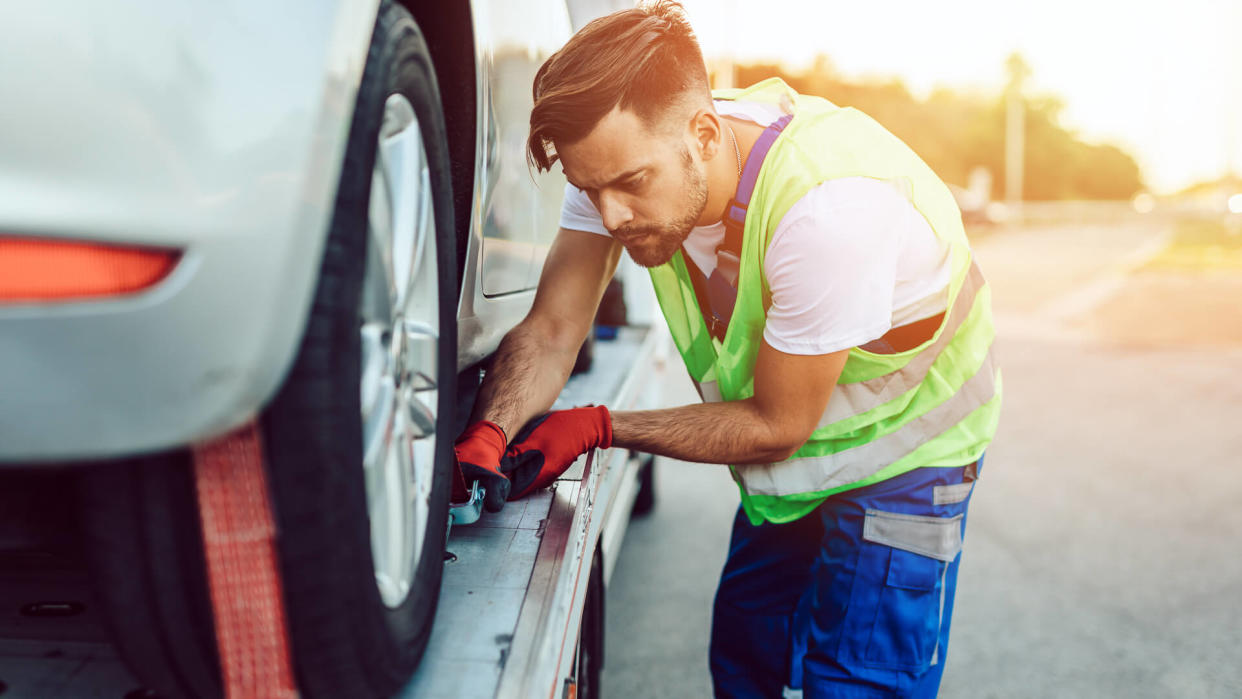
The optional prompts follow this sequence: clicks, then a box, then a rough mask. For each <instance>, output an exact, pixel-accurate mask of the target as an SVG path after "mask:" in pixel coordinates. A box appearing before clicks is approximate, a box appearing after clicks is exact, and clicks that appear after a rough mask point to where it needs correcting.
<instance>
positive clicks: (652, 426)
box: [612, 400, 798, 464]
mask: <svg viewBox="0 0 1242 699" xmlns="http://www.w3.org/2000/svg"><path fill="white" fill-rule="evenodd" d="M612 444H613V446H616V447H622V448H625V449H634V450H636V451H642V452H646V453H649V454H657V455H660V456H667V457H671V458H674V459H681V460H682V461H698V462H702V463H711V464H759V463H770V462H773V461H781V460H783V459H785V458H787V457H788V456H789V455H790V454H791V453H792V452H793V451H794V450H795V449H797V446H798V444H796V443H793V442H792V440H791V438H790V436H789V435H788V434H785V430H783V429H781V426H779V425H773V424H770V423H769V422H768V421H767V420H765V419H764V417H763V415H762V414H761V413H760V412H759V410H758V408H757V406H756V405H755V403H754V401H753V400H739V401H726V402H723V403H704V404H699V405H686V406H682V407H680V408H667V409H664V410H637V411H621V412H614V413H612Z"/></svg>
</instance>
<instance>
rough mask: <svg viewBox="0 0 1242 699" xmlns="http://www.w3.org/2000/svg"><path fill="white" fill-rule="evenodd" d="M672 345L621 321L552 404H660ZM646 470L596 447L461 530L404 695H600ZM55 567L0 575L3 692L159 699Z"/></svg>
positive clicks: (73, 581)
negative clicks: (49, 609) (608, 589)
mask: <svg viewBox="0 0 1242 699" xmlns="http://www.w3.org/2000/svg"><path fill="white" fill-rule="evenodd" d="M670 352H671V341H670V340H669V337H668V333H667V330H666V329H665V328H664V327H663V325H662V324H660V323H656V324H654V325H653V326H652V327H650V328H645V327H632V326H631V327H622V328H619V330H618V333H617V336H616V338H615V339H611V340H599V341H597V342H596V343H595V347H594V359H593V361H592V365H591V369H590V370H588V371H586V372H584V373H582V374H578V375H576V376H574V377H572V378H571V379H570V380H569V382H568V383H567V385H566V387H565V389H564V391H563V392H562V393H561V395H560V397H559V398H558V400H557V403H556V405H555V406H554V407H555V408H569V407H574V406H579V405H588V404H597V405H598V404H602V405H607V406H608V407H609V408H612V409H617V410H634V409H644V408H653V407H658V406H659V405H660V404H661V403H660V401H661V387H662V385H663V383H664V382H663V375H664V372H665V371H667V367H668V363H669V357H670ZM643 468H650V457H649V456H647V455H639V454H633V453H630V452H628V451H626V450H622V449H607V450H595V451H594V452H593V453H590V454H587V455H584V456H583V457H581V458H579V460H578V461H577V462H576V463H575V464H574V465H573V466H572V467H571V468H570V469H569V470H568V471H567V472H566V473H565V474H564V476H562V477H561V479H560V480H558V481H557V482H556V484H555V485H554V486H553V487H552V488H550V489H547V490H545V491H542V492H539V493H536V494H534V495H532V496H530V497H528V498H525V499H524V500H520V501H515V502H510V503H508V504H507V505H506V506H505V508H504V510H502V511H501V512H499V513H483V514H482V515H481V516H480V517H479V518H478V520H477V521H475V522H473V523H470V524H464V525H463V524H455V525H453V526H452V527H451V531H450V533H449V538H448V546H447V551H446V554H445V559H446V560H445V569H444V577H443V581H442V584H441V594H440V601H439V609H438V611H437V614H436V620H435V624H434V626H433V628H432V632H431V638H430V640H429V642H428V646H427V650H426V653H425V655H424V656H423V659H422V662H421V663H420V665H419V668H418V670H417V671H416V672H415V674H414V676H413V677H412V678H411V680H410V682H409V683H408V684H407V685H406V686H405V687H404V688H403V689H402V690H401V692H399V693H398V695H397V696H399V697H402V698H403V699H406V698H414V697H418V698H420V699H422V698H433V699H439V698H448V697H452V698H453V699H458V698H471V697H480V698H482V697H499V698H522V699H525V698H527V697H549V698H552V699H560V698H562V697H570V698H572V697H577V696H579V695H580V693H579V689H580V685H586V686H583V687H581V689H582V690H584V691H582V692H581V694H582V695H587V694H592V693H593V691H598V690H597V688H598V684H597V683H598V677H599V667H600V662H601V660H602V650H603V645H602V640H603V592H604V586H605V585H606V584H607V581H608V579H609V578H610V577H611V575H612V572H613V568H614V566H615V564H616V560H617V554H618V553H619V550H620V546H621V541H622V539H623V537H624V535H625V528H626V526H627V524H628V521H629V517H630V513H631V510H632V508H633V504H634V502H635V498H636V497H637V496H638V493H639V489H640V471H641V470H642V469H643ZM469 518H470V517H469V516H467V517H466V519H469ZM458 519H459V521H460V520H461V519H462V517H461V516H460V513H459V515H458ZM52 567H53V568H54V567H55V565H54V564H53V565H52ZM52 572H55V573H58V575H57V576H56V578H55V579H56V580H57V581H58V582H57V583H56V584H57V585H58V587H56V588H55V589H48V588H46V587H44V586H43V581H44V580H46V579H48V578H47V577H45V576H43V575H41V573H40V571H39V566H38V565H36V566H34V567H33V571H25V572H22V573H21V574H16V573H4V572H2V571H0V601H3V602H4V603H5V604H6V606H7V607H8V608H9V610H12V611H11V612H10V613H9V614H8V615H7V616H4V617H0V697H2V698H3V699H16V698H22V699H25V698H26V697H31V698H39V699H42V698H44V697H67V698H70V699H77V698H79V697H81V698H87V697H89V698H92V699H93V698H95V697H99V698H101V699H102V698H108V699H122V698H124V699H154V696H155V695H153V694H149V693H146V692H145V691H144V690H142V689H140V688H139V687H138V683H137V681H136V680H134V679H133V678H132V676H131V675H130V674H129V672H128V671H127V670H126V669H125V667H124V665H123V664H122V663H121V661H120V659H119V656H118V654H117V652H116V650H115V649H114V648H113V647H112V646H111V645H110V643H109V642H108V641H107V639H106V635H105V634H104V633H103V631H102V628H101V627H100V626H99V625H100V620H99V619H98V617H97V616H96V615H95V614H93V613H91V612H92V609H91V601H90V592H89V584H88V581H87V580H86V579H85V578H84V577H83V576H82V575H81V574H80V573H79V574H77V575H73V574H70V575H65V574H64V573H65V571H63V570H61V571H52ZM71 573H72V572H71ZM36 599H75V600H82V602H81V605H82V607H83V609H81V610H79V612H80V613H77V614H74V615H70V616H65V617H63V618H60V619H57V618H56V617H55V616H51V617H49V618H41V619H37V620H36V619H32V618H23V617H21V616H20V615H18V614H16V610H19V609H26V608H27V607H28V605H30V604H32V603H35V602H36ZM48 622H50V623H48ZM57 622H63V623H62V628H61V633H55V631H56V629H55V626H56V625H57ZM588 687H589V689H588Z"/></svg>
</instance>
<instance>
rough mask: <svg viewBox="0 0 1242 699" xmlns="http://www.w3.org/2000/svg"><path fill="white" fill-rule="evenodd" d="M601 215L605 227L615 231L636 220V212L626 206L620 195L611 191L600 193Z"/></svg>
mask: <svg viewBox="0 0 1242 699" xmlns="http://www.w3.org/2000/svg"><path fill="white" fill-rule="evenodd" d="M599 215H600V218H602V219H603V223H604V228H607V229H608V230H610V231H615V230H617V229H618V228H620V227H622V226H624V225H626V224H627V223H629V222H630V221H633V220H634V212H633V211H631V210H630V207H628V206H626V205H625V204H624V203H623V202H622V201H621V200H620V197H617V196H616V195H614V194H612V193H610V192H606V191H605V192H600V193H599Z"/></svg>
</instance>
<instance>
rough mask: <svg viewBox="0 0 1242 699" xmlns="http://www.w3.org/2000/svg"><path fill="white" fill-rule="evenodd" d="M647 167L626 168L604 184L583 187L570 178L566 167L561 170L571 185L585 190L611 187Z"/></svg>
mask: <svg viewBox="0 0 1242 699" xmlns="http://www.w3.org/2000/svg"><path fill="white" fill-rule="evenodd" d="M646 169H647V167H646V166H643V167H636V168H634V169H632V170H626V171H625V172H623V173H621V174H620V175H617V176H616V177H614V178H612V179H611V180H608V181H607V182H605V183H604V184H603V185H601V186H599V187H583V186H582V185H579V184H578V183H576V182H574V181H573V180H571V179H569V173H566V172H565V170H564V168H561V172H562V174H564V175H565V180H566V181H567V182H569V184H571V185H573V186H575V187H577V188H578V189H584V190H585V189H603V188H604V187H610V186H612V185H614V184H617V183H618V182H622V181H624V180H628V179H630V178H631V177H633V176H634V175H637V174H638V173H640V172H642V171H643V170H646Z"/></svg>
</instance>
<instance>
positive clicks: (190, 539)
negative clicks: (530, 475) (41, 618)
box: [81, 3, 458, 697]
mask: <svg viewBox="0 0 1242 699" xmlns="http://www.w3.org/2000/svg"><path fill="white" fill-rule="evenodd" d="M415 156H417V157H418V158H419V159H417V160H410V158H412V157H415ZM411 162H414V163H416V165H410V163H411ZM394 163H395V165H394ZM416 188H417V192H418V196H417V197H416V196H415V195H414V194H410V192H411V191H413V190H415V189H416ZM406 196H408V197H410V198H416V199H417V200H418V201H417V202H415V204H416V206H415V207H414V210H415V215H414V217H413V221H414V225H415V228H416V230H415V231H414V233H413V234H409V233H408V231H407V227H405V226H402V225H401V224H400V223H399V222H400V221H408V220H409V219H410V216H408V215H404V218H403V215H402V214H401V213H400V212H401V211H404V210H405V209H403V208H402V207H403V206H406V204H408V202H407V200H406V199H403V197H406ZM381 200H382V201H381ZM377 201H379V202H380V203H378V204H377ZM385 206H389V207H390V210H388V213H389V214H390V215H389V216H387V217H386V218H385V217H384V216H382V215H381V214H383V212H384V211H385V210H386V209H385V208H384V207H385ZM406 208H409V207H408V206H406ZM452 217H453V209H452V194H451V184H450V178H449V161H448V150H447V143H446V140H445V128H444V118H443V114H442V111H441V106H440V99H439V91H438V87H437V85H436V80H435V72H434V70H433V67H432V64H431V60H430V55H429V52H428V50H427V46H426V43H425V41H424V39H423V36H422V34H421V32H420V30H419V28H418V25H417V24H416V23H415V21H414V19H413V18H412V17H411V16H410V15H409V13H408V12H407V11H406V10H405V9H404V8H402V7H400V6H398V5H394V4H390V3H384V4H383V5H382V6H381V8H380V12H379V17H378V19H377V22H376V29H375V33H374V36H373V39H372V43H371V46H370V50H369V54H368V59H367V64H366V67H365V69H364V72H363V79H362V83H361V85H360V88H359V91H358V96H357V103H356V106H355V112H354V117H353V121H352V124H351V127H350V132H349V140H348V145H347V150H346V153H345V158H344V163H343V166H342V172H341V180H340V185H339V189H338V192H337V198H336V204H335V210H334V214H333V217H332V222H331V228H330V232H329V235H328V239H327V244H326V246H325V251H324V255H323V260H322V265H321V270H320V276H319V281H318V285H317V288H316V292H315V297H314V300H313V302H312V306H311V311H310V315H309V319H308V322H307V325H306V330H305V333H304V336H303V339H302V342H301V345H300V347H299V349H298V353H297V356H296V358H295V361H294V363H293V366H292V368H291V369H290V371H289V374H288V376H287V378H286V379H285V382H284V384H283V385H282V387H281V389H280V390H279V391H278V393H277V395H276V396H275V398H274V399H273V400H272V401H271V403H270V404H269V405H268V406H267V407H266V408H265V410H264V412H263V414H262V416H261V419H260V427H261V434H262V441H263V444H264V447H265V467H266V470H267V481H268V487H269V495H270V501H271V504H272V510H273V515H274V517H275V520H276V525H277V531H278V539H277V555H278V562H279V570H280V575H281V578H282V583H281V586H282V588H283V593H284V602H285V612H286V614H285V616H286V619H287V623H288V631H289V641H290V645H291V650H292V657H293V663H294V672H295V675H296V679H297V683H298V688H299V692H300V694H301V695H302V696H306V697H364V696H368V697H370V696H388V695H391V694H393V693H394V692H396V691H397V690H398V689H400V687H401V686H402V685H403V684H404V683H405V682H406V681H408V679H409V677H410V675H411V673H412V672H413V671H414V669H415V668H416V666H417V664H418V662H419V660H420V658H421V656H422V654H423V651H424V650H425V648H426V644H427V641H428V638H429V637H430V633H431V626H432V622H433V619H434V616H435V610H436V605H437V601H438V597H439V588H440V578H441V573H442V571H443V560H444V544H445V538H446V536H447V525H448V500H449V490H450V488H449V486H450V482H451V478H450V476H451V471H450V469H451V467H452V461H451V459H452V435H451V434H449V433H450V432H451V431H452V425H453V418H454V414H455V407H454V403H455V400H456V394H457V391H456V378H457V376H456V358H457V350H456V336H457V333H456V302H457V290H458V289H457V279H456V258H457V253H456V244H455V243H456V241H455V235H454V226H453V218H452ZM381 229H382V230H381ZM420 232H421V233H422V235H421V236H420ZM386 235H387V237H385V236H386ZM407 238H408V239H410V240H407ZM411 240H412V241H413V242H410V241H411ZM385 241H386V242H385ZM407 253H408V258H409V260H410V262H409V264H405V265H404V269H405V276H403V274H402V265H403V263H402V260H405V259H407ZM432 272H434V275H433V274H432ZM377 275H378V276H377ZM385 275H387V278H385ZM432 276H434V280H432V279H431V277H432ZM403 281H404V283H405V286H404V288H405V289H406V293H405V294H404V295H403V293H402V292H401V291H400V290H401V289H402V288H403V285H402V282H403ZM403 299H404V300H403ZM385 304H387V306H385ZM384 308H387V310H388V311H389V313H388V316H387V318H385V313H384V310H383V309H384ZM377 309H379V310H377ZM428 318H431V319H432V320H430V321H429V320H428ZM431 359H434V363H435V366H434V367H432V366H430V363H431V361H430V360H431ZM376 362H378V365H377V364H376ZM377 366H378V368H377ZM377 377H378V378H377ZM377 386H378V388H376V387H377ZM377 391H378V392H377ZM441 432H443V433H444V434H440V433H441ZM375 445H378V447H376V446H375ZM373 447H374V448H373ZM376 449H378V451H376ZM375 454H379V456H377V457H375V458H372V456H373V455H375ZM420 455H421V456H420ZM376 459H378V461H376ZM420 459H421V460H420ZM373 462H374V463H378V464H379V467H375V465H374V463H373ZM192 466H193V464H192V462H191V459H190V458H188V456H187V455H186V454H185V453H180V452H179V453H176V454H170V455H164V456H160V457H152V458H147V459H139V460H132V461H129V462H127V463H123V464H118V465H114V466H112V467H110V468H107V467H105V468H90V469H87V470H86V471H85V472H84V473H85V475H84V477H83V479H82V481H81V482H82V485H83V487H82V488H81V492H82V503H83V510H84V512H85V513H86V515H87V517H86V520H85V521H86V527H85V532H86V536H87V542H88V546H89V550H90V553H91V557H92V559H93V567H94V569H95V577H96V579H97V582H98V587H99V588H100V596H101V598H102V600H103V603H104V605H105V607H107V611H108V612H109V614H108V616H109V618H110V624H111V626H112V629H113V633H114V636H115V637H116V639H117V641H118V645H119V646H120V648H121V651H122V654H123V656H124V657H125V659H126V660H127V662H128V663H129V664H130V665H131V667H132V668H133V669H134V670H135V673H136V674H137V675H138V676H139V678H140V679H141V680H142V681H144V682H145V683H146V684H147V685H148V686H150V687H151V688H152V689H153V690H155V691H156V692H158V693H159V694H161V695H166V696H169V697H181V696H184V697H211V696H219V695H220V694H221V686H220V679H219V678H220V673H219V664H218V660H217V658H216V649H215V642H214V636H213V626H212V623H211V618H212V617H211V607H210V603H209V601H208V600H209V597H208V594H207V583H206V572H205V564H204V563H203V543H202V535H201V533H200V531H199V524H198V516H197V513H198V510H197V499H196V497H195V491H194V483H193V470H192ZM377 474H378V475H377ZM407 481H408V483H407ZM407 485H409V486H410V487H409V488H407V487H406V486H407ZM394 492H395V493H400V494H402V495H404V494H407V493H413V496H411V497H400V496H399V497H395V498H394V497H388V496H390V495H391V494H392V493H394ZM407 523H408V526H407ZM377 532H387V536H389V538H388V539H384V540H383V541H379V542H377V540H376V537H377V536H382V535H381V534H378V533H377ZM392 537H396V538H392ZM402 537H404V538H402ZM394 551H395V552H396V553H392V552H394ZM411 551H412V552H413V553H409V555H406V554H407V553H408V552H411ZM389 559H391V560H389Z"/></svg>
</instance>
